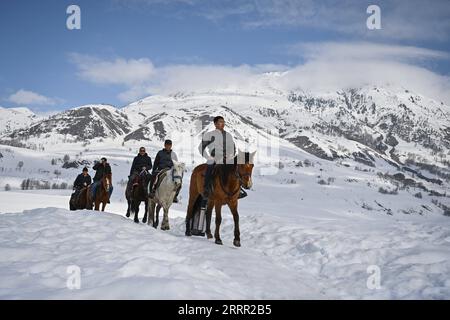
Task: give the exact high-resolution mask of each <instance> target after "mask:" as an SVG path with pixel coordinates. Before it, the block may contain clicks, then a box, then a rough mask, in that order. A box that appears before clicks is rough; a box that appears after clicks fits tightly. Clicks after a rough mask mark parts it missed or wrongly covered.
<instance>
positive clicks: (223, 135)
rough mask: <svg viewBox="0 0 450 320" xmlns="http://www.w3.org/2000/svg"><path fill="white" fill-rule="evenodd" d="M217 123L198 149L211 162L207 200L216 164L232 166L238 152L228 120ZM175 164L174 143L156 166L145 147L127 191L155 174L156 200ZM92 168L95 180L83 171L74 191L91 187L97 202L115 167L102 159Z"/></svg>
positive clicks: (206, 183)
mask: <svg viewBox="0 0 450 320" xmlns="http://www.w3.org/2000/svg"><path fill="white" fill-rule="evenodd" d="M213 121H214V126H215V130H213V131H210V132H207V133H205V134H204V135H203V138H202V141H201V143H200V145H199V148H198V150H199V152H200V154H201V155H202V156H203V157H204V158H205V159H206V163H207V170H206V173H205V180H204V194H203V198H205V199H206V198H208V197H209V196H210V194H211V192H212V190H211V180H212V173H213V169H214V165H215V164H227V163H228V164H230V163H232V161H233V159H234V157H235V153H236V146H235V143H234V140H233V137H232V135H231V134H230V133H228V132H226V131H225V130H224V127H225V120H224V118H223V117H222V116H217V117H215V118H214V119H213ZM173 161H178V157H177V155H176V153H175V152H174V151H173V150H172V141H171V140H165V141H164V148H163V149H161V150H159V151H158V153H157V154H156V157H155V161H154V163H153V164H152V159H151V157H150V156H149V155H148V154H147V152H146V150H145V148H144V147H140V148H139V153H138V154H137V155H136V156H135V157H134V159H133V163H132V165H131V169H130V175H129V176H128V183H127V191H129V190H131V189H132V187H133V184H134V182H135V180H136V179H137V177H139V176H140V175H141V174H142V172H145V173H146V174H151V178H150V187H149V190H150V192H149V194H148V196H149V197H150V198H153V197H154V195H155V187H156V185H157V183H156V182H157V180H158V174H159V173H161V172H163V171H164V170H166V169H170V168H172V167H173ZM92 169H93V170H94V171H95V175H94V178H93V179H91V176H90V175H89V170H88V168H86V167H84V168H83V170H82V173H81V174H79V175H78V176H77V178H76V179H75V182H74V185H73V189H74V191H75V192H74V194H73V196H74V197H77V195H79V194H80V193H81V190H83V189H84V188H87V187H89V189H90V192H91V194H90V198H91V199H95V195H96V190H97V188H98V186H99V185H100V183H101V179H102V178H103V176H105V175H107V174H111V173H112V171H111V166H110V165H109V163H108V160H107V159H106V158H105V157H103V158H101V159H100V161H99V162H96V163H95V165H94V166H93V167H92ZM150 170H151V173H150ZM92 181H93V182H92ZM180 189H181V188H179V189H178V190H177V193H176V195H175V198H174V200H173V202H178V198H177V196H178V193H179V192H180ZM112 192H113V186H112V185H111V186H110V188H109V197H111V194H112ZM246 195H247V194H246V192H245V191H244V190H243V189H241V190H240V195H239V197H240V198H243V197H245V196H246ZM108 203H109V200H108Z"/></svg>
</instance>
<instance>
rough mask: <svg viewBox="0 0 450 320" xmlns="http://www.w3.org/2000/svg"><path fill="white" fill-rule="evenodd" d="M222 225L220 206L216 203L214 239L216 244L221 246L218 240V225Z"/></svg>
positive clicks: (220, 241)
mask: <svg viewBox="0 0 450 320" xmlns="http://www.w3.org/2000/svg"><path fill="white" fill-rule="evenodd" d="M221 223H222V205H221V204H219V203H216V230H215V232H214V238H216V241H215V242H216V243H217V244H223V243H222V240H221V239H220V224H221Z"/></svg>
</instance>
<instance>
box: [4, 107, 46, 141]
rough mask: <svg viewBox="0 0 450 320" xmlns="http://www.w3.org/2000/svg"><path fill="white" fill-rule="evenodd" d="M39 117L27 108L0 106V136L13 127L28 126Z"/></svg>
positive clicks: (12, 129) (13, 128)
mask: <svg viewBox="0 0 450 320" xmlns="http://www.w3.org/2000/svg"><path fill="white" fill-rule="evenodd" d="M39 119H40V118H39V117H38V116H37V115H36V114H34V113H33V112H32V111H31V110H30V109H28V108H2V107H0V136H1V135H3V134H7V133H10V132H12V131H14V130H15V129H19V128H24V127H28V126H29V125H30V124H31V123H33V122H36V121H38V120H39Z"/></svg>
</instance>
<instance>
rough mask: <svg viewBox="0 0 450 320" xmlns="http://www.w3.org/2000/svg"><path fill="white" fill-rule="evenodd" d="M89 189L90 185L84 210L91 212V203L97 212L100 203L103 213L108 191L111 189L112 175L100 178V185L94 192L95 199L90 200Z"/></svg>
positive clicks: (107, 199)
mask: <svg viewBox="0 0 450 320" xmlns="http://www.w3.org/2000/svg"><path fill="white" fill-rule="evenodd" d="M91 187H92V185H90V186H89V190H88V200H87V204H86V209H88V210H92V203H94V204H95V210H97V211H98V210H99V208H100V203H102V211H105V207H106V204H107V203H108V201H109V190H110V188H111V187H112V174H111V173H108V174H105V175H104V176H103V177H102V178H101V180H100V184H99V186H98V187H97V190H96V192H95V199H92V195H91Z"/></svg>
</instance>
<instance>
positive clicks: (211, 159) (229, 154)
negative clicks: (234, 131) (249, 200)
mask: <svg viewBox="0 0 450 320" xmlns="http://www.w3.org/2000/svg"><path fill="white" fill-rule="evenodd" d="M213 121H214V126H215V127H216V129H215V130H213V131H210V132H207V133H205V134H204V135H203V137H202V142H201V143H200V145H199V146H198V150H199V151H200V154H201V155H202V156H203V157H204V158H206V160H207V161H206V164H207V168H206V173H205V182H204V193H203V198H204V199H207V198H208V197H209V196H210V195H211V192H212V190H211V188H212V186H211V182H212V181H211V180H212V172H213V169H214V165H215V164H216V163H217V164H233V163H234V157H235V154H236V145H235V144H234V140H233V136H232V135H231V134H230V133H228V132H226V131H225V130H224V127H225V120H224V118H223V117H222V116H217V117H214V120H213ZM246 195H247V194H246V192H245V191H244V190H242V189H241V193H240V196H239V197H240V198H243V197H245V196H246Z"/></svg>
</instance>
